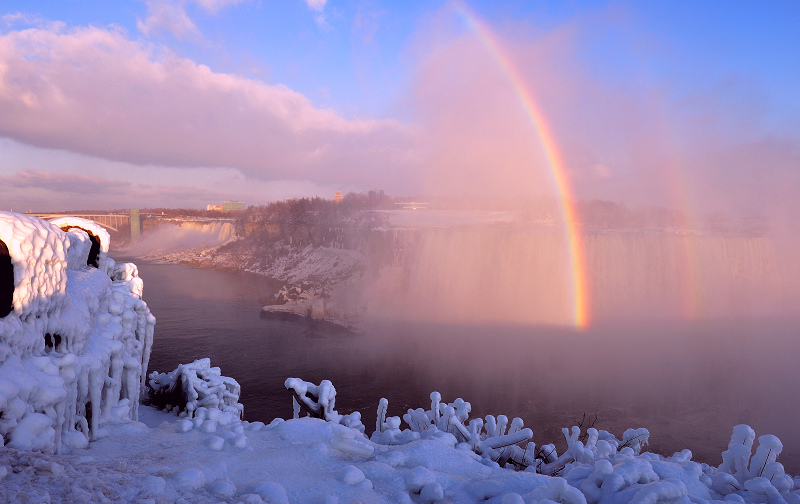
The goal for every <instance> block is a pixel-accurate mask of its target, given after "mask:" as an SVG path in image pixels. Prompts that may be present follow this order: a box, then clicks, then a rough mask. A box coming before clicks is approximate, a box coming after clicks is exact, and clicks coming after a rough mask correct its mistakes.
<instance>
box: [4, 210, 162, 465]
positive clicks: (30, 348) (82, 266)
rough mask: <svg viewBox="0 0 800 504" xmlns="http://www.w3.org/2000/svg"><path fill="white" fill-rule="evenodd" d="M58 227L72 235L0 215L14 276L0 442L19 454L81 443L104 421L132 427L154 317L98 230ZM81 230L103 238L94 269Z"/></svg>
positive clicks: (137, 283)
mask: <svg viewBox="0 0 800 504" xmlns="http://www.w3.org/2000/svg"><path fill="white" fill-rule="evenodd" d="M62 220H64V224H65V227H67V228H68V229H69V231H64V230H62V229H60V228H59V227H58V226H56V225H53V224H52V223H49V222H46V221H43V220H41V219H38V218H36V217H33V216H29V215H23V214H15V213H10V212H0V241H2V242H3V244H4V245H5V248H6V249H7V253H8V256H7V257H8V260H9V262H10V268H6V269H8V270H10V272H11V273H12V276H13V279H12V283H13V291H12V292H11V293H10V294H11V308H12V309H11V310H10V311H8V310H5V311H3V312H2V313H4V316H2V317H0V436H2V442H3V443H7V444H8V445H10V446H12V447H16V448H21V449H37V450H46V451H53V450H59V449H60V448H61V447H62V445H69V446H86V444H87V443H88V440H90V439H95V438H96V437H97V436H98V434H99V425H100V423H101V421H119V420H125V419H134V420H135V419H136V418H137V415H138V404H139V394H140V391H141V386H142V385H143V381H144V371H145V370H146V369H147V364H148V360H149V358H150V348H151V346H152V341H153V327H154V325H155V318H154V317H153V316H152V315H151V314H150V310H149V309H148V308H147V305H146V304H145V303H144V301H142V299H141V280H140V279H139V278H138V276H137V275H136V268H135V267H129V266H126V265H116V264H115V263H114V261H113V260H112V259H111V258H108V257H107V256H106V255H105V254H106V252H107V250H108V233H106V232H105V231H104V230H102V228H100V226H98V225H97V224H95V223H93V222H91V221H86V220H85V219H72V220H70V219H62ZM67 221H69V222H71V223H72V224H76V223H77V224H80V226H72V225H69V226H67V225H66V223H67ZM78 221H80V222H78ZM74 227H80V228H81V229H73V228H74ZM86 229H88V230H89V231H90V232H92V233H94V235H95V236H96V237H99V240H100V241H99V244H100V248H99V252H98V255H97V267H94V266H90V265H89V264H88V263H89V262H90V261H89V256H90V254H91V245H90V243H91V239H90V237H89V234H87V231H86ZM7 266H8V265H7ZM6 280H7V279H6ZM6 287H8V286H6ZM1 297H2V296H0V298H1ZM6 312H7V313H6Z"/></svg>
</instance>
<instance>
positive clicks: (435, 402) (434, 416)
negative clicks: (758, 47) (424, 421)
mask: <svg viewBox="0 0 800 504" xmlns="http://www.w3.org/2000/svg"><path fill="white" fill-rule="evenodd" d="M441 402H442V394H440V393H439V392H431V417H430V418H431V420H433V425H435V426H436V427H439V429H440V430H444V429H442V428H441V425H440V424H439V403H441Z"/></svg>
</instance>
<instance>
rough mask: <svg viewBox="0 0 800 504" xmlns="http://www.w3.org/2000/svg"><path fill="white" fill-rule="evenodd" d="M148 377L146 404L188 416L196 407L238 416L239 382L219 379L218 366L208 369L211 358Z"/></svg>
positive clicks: (239, 415)
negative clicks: (147, 402)
mask: <svg viewBox="0 0 800 504" xmlns="http://www.w3.org/2000/svg"><path fill="white" fill-rule="evenodd" d="M148 378H149V379H148V381H147V392H148V401H149V402H150V404H152V405H154V406H158V407H159V408H166V407H169V409H171V410H173V411H176V412H180V413H185V414H186V415H188V416H190V417H191V416H194V413H195V411H197V410H198V409H199V408H206V409H217V410H220V411H223V412H227V413H230V414H233V415H235V416H236V418H241V416H242V410H243V408H244V407H243V406H242V405H241V404H240V403H239V394H240V392H241V388H240V387H239V383H238V382H237V381H236V380H234V379H233V378H229V377H227V376H222V374H221V372H220V369H219V368H218V367H211V359H209V358H207V357H206V358H205V359H198V360H196V361H194V362H192V363H190V364H179V365H178V367H177V368H176V369H175V370H174V371H172V372H171V373H159V372H157V371H153V372H152V373H150V375H149V377H148Z"/></svg>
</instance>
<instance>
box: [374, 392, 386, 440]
mask: <svg viewBox="0 0 800 504" xmlns="http://www.w3.org/2000/svg"><path fill="white" fill-rule="evenodd" d="M388 408H389V400H388V399H386V398H385V397H381V400H380V401H379V402H378V419H377V421H376V422H375V430H376V431H377V432H383V426H384V424H385V423H386V410H387V409H388Z"/></svg>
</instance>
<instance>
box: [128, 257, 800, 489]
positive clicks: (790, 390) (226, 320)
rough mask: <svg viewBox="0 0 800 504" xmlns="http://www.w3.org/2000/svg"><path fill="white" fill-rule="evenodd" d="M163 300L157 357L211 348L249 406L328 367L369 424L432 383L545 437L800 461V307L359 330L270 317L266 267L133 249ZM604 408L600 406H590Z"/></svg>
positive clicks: (157, 305)
mask: <svg viewBox="0 0 800 504" xmlns="http://www.w3.org/2000/svg"><path fill="white" fill-rule="evenodd" d="M138 265H139V273H140V276H141V277H142V278H143V280H144V286H145V288H144V299H145V301H147V303H148V305H149V306H150V309H151V311H152V312H153V314H154V315H155V316H156V318H157V320H158V322H157V324H156V333H155V340H154V344H153V353H152V358H151V360H150V371H153V370H158V371H170V370H172V369H174V368H175V367H176V366H177V365H178V364H179V363H184V362H190V361H192V360H194V359H197V358H201V357H210V358H211V362H212V365H215V366H219V367H220V368H221V369H222V373H223V374H224V375H227V376H232V377H234V378H235V379H236V380H238V381H239V383H240V384H241V386H242V396H241V402H242V403H243V404H244V406H245V408H244V412H245V418H246V419H248V420H261V421H265V422H268V421H270V420H271V419H272V418H275V417H282V418H289V417H291V414H292V408H291V397H290V395H289V394H288V393H287V391H286V390H285V389H284V386H283V383H284V381H285V379H286V378H288V377H299V378H302V379H304V380H307V381H312V382H316V383H318V382H319V381H320V380H322V379H329V380H331V381H332V382H333V384H334V386H335V387H336V389H337V392H338V394H337V402H336V405H337V409H338V411H339V412H340V413H349V412H351V411H353V410H358V411H360V412H361V414H362V418H363V422H364V424H365V425H366V427H367V433H371V432H372V430H373V429H374V425H375V410H376V408H377V405H378V401H379V399H380V398H381V397H386V398H387V399H389V415H390V416H395V415H397V416H402V414H403V413H404V412H405V411H406V410H407V409H408V408H417V407H423V408H426V409H427V408H429V407H430V399H429V395H430V392H431V391H433V390H437V391H439V392H441V393H442V396H443V398H444V399H445V400H447V401H448V402H451V401H452V400H454V399H455V398H456V397H462V398H464V399H465V400H467V401H470V402H471V403H472V412H473V414H472V415H471V416H472V417H475V416H484V415H487V414H494V415H499V414H505V415H507V416H508V417H509V418H511V417H513V416H519V417H521V418H522V419H523V420H524V421H525V425H526V426H527V427H531V428H532V429H533V431H534V440H535V441H536V442H537V443H540V444H542V443H548V442H555V443H556V444H557V446H559V451H561V450H563V446H564V442H563V436H562V435H561V432H560V430H561V428H562V427H568V426H571V425H575V424H577V423H580V421H581V419H582V418H583V416H584V414H586V416H587V419H586V421H585V422H584V426H586V425H587V424H588V423H589V422H590V421H594V426H595V427H596V428H599V429H606V430H609V431H611V432H613V433H614V434H616V435H617V437H621V435H622V432H623V431H624V430H625V429H626V428H629V427H633V428H636V427H647V428H648V429H649V430H650V433H651V436H650V449H651V451H654V452H657V453H661V454H663V455H671V454H672V453H673V452H675V451H679V450H681V449H684V448H689V449H691V450H692V452H693V453H694V460H698V461H701V462H708V463H711V464H715V465H716V464H718V463H719V462H721V457H720V453H721V452H722V451H723V450H725V448H726V446H727V443H728V441H729V439H730V432H731V428H732V427H733V426H734V425H736V424H739V423H747V424H749V425H750V426H751V427H753V428H754V429H755V430H756V435H757V436H760V435H763V434H775V435H777V436H778V437H779V438H780V439H781V440H782V441H783V443H784V451H783V454H782V455H781V456H780V458H779V461H780V462H782V463H783V464H784V465H785V466H786V469H787V472H789V473H791V474H797V473H798V472H800V436H798V434H797V432H796V431H797V428H796V425H797V423H798V420H800V366H799V365H798V363H799V361H800V353H799V352H798V350H799V349H800V348H799V347H800V345H799V344H798V343H799V341H800V340H799V339H798V336H800V335H799V334H798V333H799V332H800V331H798V329H797V328H798V327H800V326H798V321H796V320H775V319H770V320H752V319H751V320H727V321H714V322H703V323H682V322H675V321H651V322H649V323H647V324H646V325H645V324H642V323H638V324H637V325H632V324H615V325H607V326H603V327H595V328H593V329H591V330H589V331H587V332H584V333H577V332H574V331H572V330H566V329H559V328H552V327H513V326H508V327H506V326H475V325H471V326H456V325H424V324H410V323H399V322H391V323H389V322H386V323H382V324H377V325H376V326H375V327H374V328H373V329H372V330H369V331H367V333H366V334H364V335H359V336H353V335H346V334H341V333H338V334H337V333H330V332H326V331H324V330H321V329H316V330H310V328H309V326H308V325H306V324H305V323H303V322H293V321H279V320H264V319H261V318H260V316H259V309H260V303H259V302H258V299H259V298H261V297H264V296H267V295H270V294H272V293H274V292H275V291H276V290H277V288H278V287H280V285H279V284H276V283H274V282H271V281H269V280H267V279H264V278H262V277H259V276H256V275H251V274H245V273H231V272H222V271H211V270H200V269H193V268H189V267H187V266H180V265H159V264H147V263H142V262H139V264H138ZM595 418H596V420H595Z"/></svg>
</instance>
